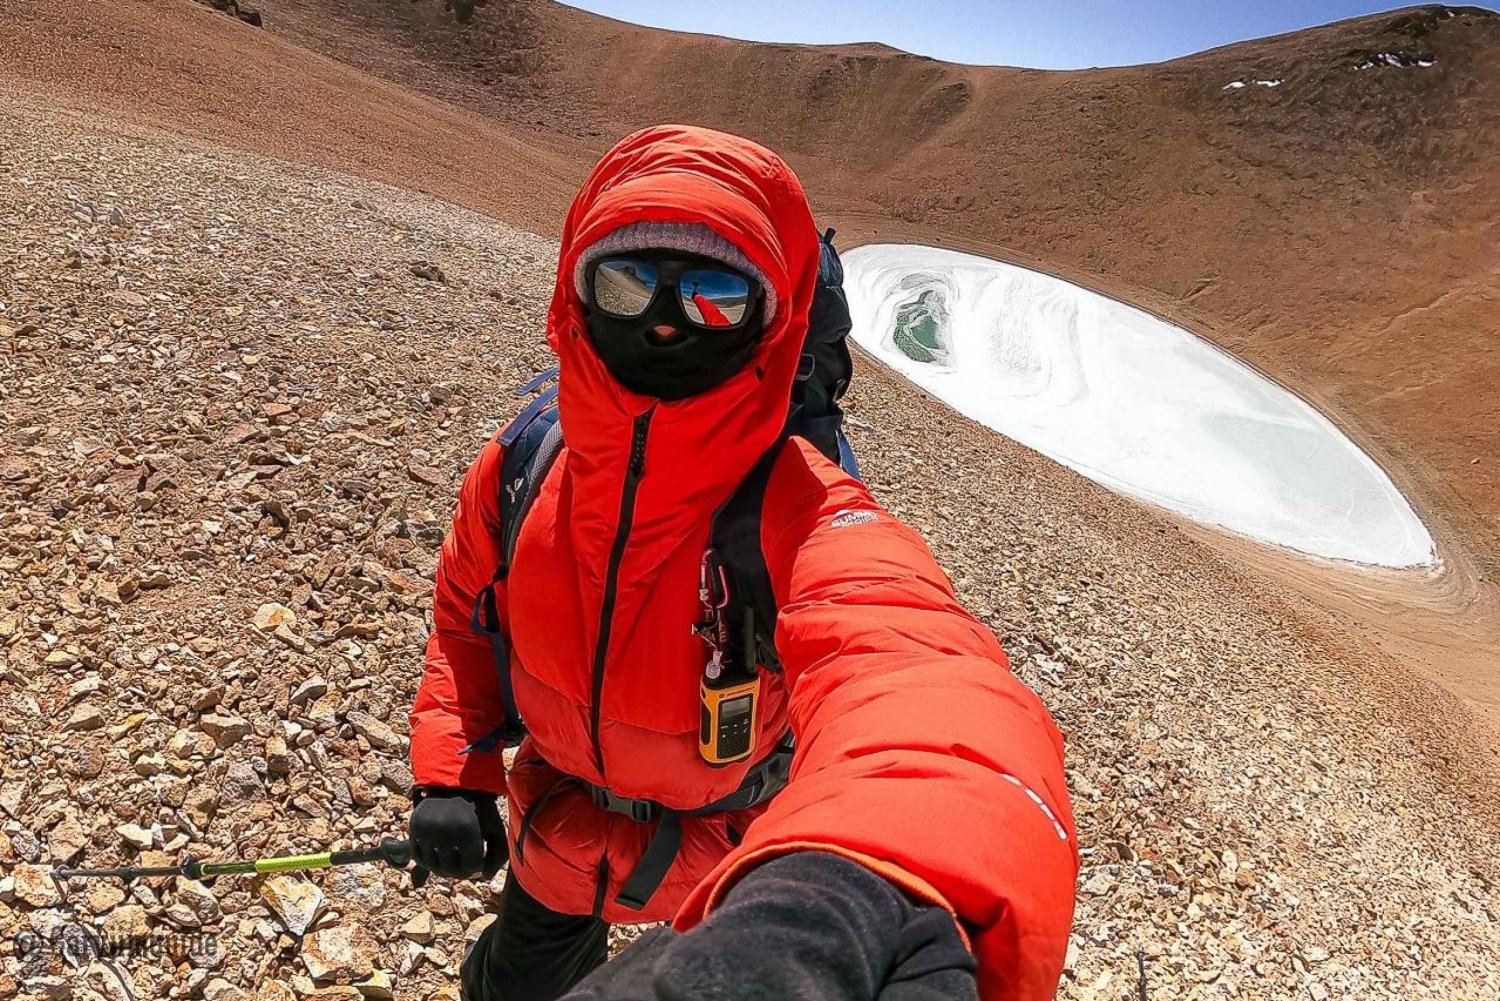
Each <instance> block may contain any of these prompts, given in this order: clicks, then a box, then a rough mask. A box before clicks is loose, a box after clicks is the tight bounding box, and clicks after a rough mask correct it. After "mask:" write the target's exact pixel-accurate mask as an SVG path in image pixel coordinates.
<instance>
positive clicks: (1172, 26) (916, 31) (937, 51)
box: [566, 0, 1405, 69]
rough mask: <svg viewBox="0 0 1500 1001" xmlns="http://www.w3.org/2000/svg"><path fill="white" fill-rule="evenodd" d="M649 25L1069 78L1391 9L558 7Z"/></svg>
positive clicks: (839, 0) (929, 2) (1071, 0)
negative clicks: (1086, 70) (871, 47)
mask: <svg viewBox="0 0 1500 1001" xmlns="http://www.w3.org/2000/svg"><path fill="white" fill-rule="evenodd" d="M566 2H568V3H569V4H570V6H574V7H582V8H584V9H585V10H592V11H594V12H596V13H599V14H605V15H607V16H609V17H614V18H619V19H621V20H625V21H634V22H636V23H638V24H649V25H653V26H655V27H659V28H676V29H679V30H682V31H701V32H708V33H710V34H716V35H729V36H731V37H734V38H752V39H756V40H758V41H782V42H854V41H878V42H885V43H887V44H889V45H894V46H896V47H897V48H901V49H906V50H907V51H908V52H917V53H921V54H922V55H928V56H935V57H937V58H939V59H946V60H951V61H954V62H965V63H988V64H999V65H1006V66H1036V67H1044V68H1048V69H1076V68H1080V67H1084V66H1122V65H1128V64H1131V63H1147V62H1157V61H1159V60H1162V59H1171V58H1173V57H1175V56H1183V55H1187V54H1189V53H1191V52H1201V51H1202V50H1204V49H1210V48H1213V47H1214V46H1216V45H1224V44H1227V43H1229V42H1237V41H1242V40H1244V39H1247V38H1260V37H1262V36H1265V35H1275V34H1279V33H1281V32H1284V31H1293V30H1295V29H1297V28H1305V27H1308V26H1310V25H1314V24H1325V23H1327V22H1329V21H1338V20H1342V19H1343V18H1347V17H1356V16H1358V15H1360V14H1370V13H1374V12H1376V11H1381V10H1393V9H1396V8H1397V7H1401V6H1405V5H1403V4H1400V3H1379V2H1369V0H1366V2H1359V0H1063V2H1058V0H1054V2H1051V3H1044V2H1038V0H1029V2H1009V0H744V2H738V0H566Z"/></svg>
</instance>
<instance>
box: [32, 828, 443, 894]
mask: <svg viewBox="0 0 1500 1001" xmlns="http://www.w3.org/2000/svg"><path fill="white" fill-rule="evenodd" d="M411 861H412V850H411V842H410V841H397V840H395V839H394V838H386V839H385V840H384V841H382V842H381V843H380V844H379V845H378V846H377V847H375V848H356V849H351V850H350V851H342V852H319V853H318V854H316V855H283V856H280V857H278V858H262V859H244V860H242V861H238V862H199V861H197V860H195V859H193V858H185V859H183V860H182V864H181V865H160V866H128V865H127V866H121V867H119V868H117V869H66V868H58V869H54V870H52V875H53V877H54V878H56V879H73V878H74V877H81V878H84V879H99V878H110V877H114V878H117V879H124V880H132V879H142V878H145V877H147V876H186V877H187V878H188V879H202V878H203V877H205V876H249V875H255V874H257V873H266V872H295V871H297V870H301V869H327V868H330V867H332V866H338V865H359V864H361V863H365V862H384V863H385V864H386V865H388V866H390V867H391V868H393V869H405V868H406V866H407V865H408V864H409V863H410V862H411ZM411 882H412V885H413V886H421V885H422V884H423V883H425V882H427V870H426V869H424V868H423V867H422V866H420V865H419V866H417V867H416V868H415V869H413V870H412V874H411Z"/></svg>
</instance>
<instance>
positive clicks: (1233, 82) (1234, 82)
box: [1219, 80, 1245, 90]
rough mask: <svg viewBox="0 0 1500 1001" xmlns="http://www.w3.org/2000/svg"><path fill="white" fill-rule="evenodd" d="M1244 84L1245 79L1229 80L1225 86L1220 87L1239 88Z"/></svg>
mask: <svg viewBox="0 0 1500 1001" xmlns="http://www.w3.org/2000/svg"><path fill="white" fill-rule="evenodd" d="M1243 86H1245V81H1243V80H1231V81H1229V82H1228V83H1226V84H1225V85H1224V86H1223V87H1221V88H1219V89H1220V90H1239V89H1240V88H1241V87H1243Z"/></svg>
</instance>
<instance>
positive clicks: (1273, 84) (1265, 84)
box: [1255, 79, 1281, 87]
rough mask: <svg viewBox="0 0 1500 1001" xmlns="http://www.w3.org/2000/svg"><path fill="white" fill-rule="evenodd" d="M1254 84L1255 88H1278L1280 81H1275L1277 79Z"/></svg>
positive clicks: (1258, 81)
mask: <svg viewBox="0 0 1500 1001" xmlns="http://www.w3.org/2000/svg"><path fill="white" fill-rule="evenodd" d="M1255 84H1256V86H1257V87H1280V86H1281V81H1280V80H1277V79H1272V80H1257V81H1255Z"/></svg>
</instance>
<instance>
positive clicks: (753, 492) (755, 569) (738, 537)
mask: <svg viewBox="0 0 1500 1001" xmlns="http://www.w3.org/2000/svg"><path fill="white" fill-rule="evenodd" d="M787 441H788V439H787V437H786V436H785V435H783V436H782V437H780V438H777V439H776V442H775V444H773V445H772V446H771V447H770V449H768V450H767V451H766V453H765V454H764V455H762V456H761V457H760V459H759V460H758V461H757V462H756V463H755V466H754V467H753V468H752V469H751V470H750V472H749V474H748V475H747V476H746V477H745V478H744V480H742V481H741V482H740V485H739V486H738V487H737V488H735V491H734V493H733V494H731V495H730V497H729V500H727V501H726V502H725V503H724V506H723V507H721V508H719V510H718V511H717V512H716V513H715V514H714V520H713V525H712V526H711V527H710V529H709V536H708V537H709V545H710V546H711V547H712V548H713V550H714V551H715V552H716V553H717V554H718V556H719V561H720V563H721V564H722V565H723V567H724V572H725V574H726V575H727V577H728V578H729V602H728V605H727V606H726V607H725V609H724V615H725V618H726V620H727V621H728V623H729V626H730V628H729V635H730V636H731V637H732V638H735V645H736V646H739V647H743V646H745V645H746V644H745V642H744V641H743V640H740V639H738V638H739V637H741V636H743V635H744V633H745V630H744V628H743V626H742V624H743V623H745V622H746V616H750V617H751V621H750V626H751V631H752V632H753V634H754V636H755V646H756V649H754V650H743V649H737V650H731V652H730V653H731V660H732V662H733V663H734V664H735V665H736V666H737V667H740V668H741V669H745V668H748V667H751V666H753V665H754V664H756V663H760V664H763V665H765V667H766V668H767V669H769V670H772V671H779V670H781V658H780V657H779V656H778V655H777V653H776V594H775V592H774V591H773V590H772V589H771V573H770V571H769V570H767V569H766V554H765V552H764V550H762V549H761V544H760V525H761V508H762V507H763V506H764V504H765V499H766V484H768V483H769V482H770V480H771V470H772V468H774V467H775V465H776V459H777V458H778V457H779V456H780V455H781V453H782V450H783V449H785V448H786V445H787Z"/></svg>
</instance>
